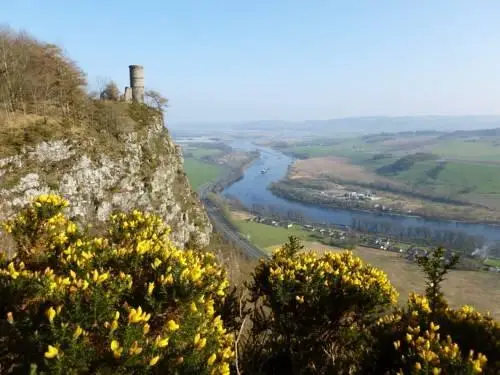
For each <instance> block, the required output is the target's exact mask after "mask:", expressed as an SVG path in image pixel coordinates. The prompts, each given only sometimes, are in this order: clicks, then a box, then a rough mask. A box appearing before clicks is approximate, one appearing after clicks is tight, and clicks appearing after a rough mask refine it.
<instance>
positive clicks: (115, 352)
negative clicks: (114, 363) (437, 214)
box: [110, 340, 123, 358]
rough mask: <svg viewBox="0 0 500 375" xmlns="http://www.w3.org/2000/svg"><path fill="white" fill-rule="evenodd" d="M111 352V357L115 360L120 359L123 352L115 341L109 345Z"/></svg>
mask: <svg viewBox="0 0 500 375" xmlns="http://www.w3.org/2000/svg"><path fill="white" fill-rule="evenodd" d="M110 348H111V351H112V352H113V356H114V357H115V358H120V357H121V355H122V352H123V348H122V347H121V346H120V343H119V342H118V341H116V340H112V341H111V344H110Z"/></svg>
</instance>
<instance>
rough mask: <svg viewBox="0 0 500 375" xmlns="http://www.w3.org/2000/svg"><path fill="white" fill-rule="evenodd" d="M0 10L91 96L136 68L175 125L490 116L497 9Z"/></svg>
mask: <svg viewBox="0 0 500 375" xmlns="http://www.w3.org/2000/svg"><path fill="white" fill-rule="evenodd" d="M1 2H2V4H1V7H0V12H1V13H0V22H4V23H6V24H9V25H10V26H12V27H14V28H16V29H18V28H24V29H26V30H27V31H29V32H30V33H32V34H34V35H35V36H37V37H39V38H40V39H43V40H46V41H50V42H55V43H58V44H61V45H63V46H64V47H65V48H66V50H67V51H68V53H69V55H70V56H71V57H72V58H73V59H74V60H76V61H78V63H79V65H80V66H81V67H82V68H83V69H84V70H85V71H86V72H87V73H88V76H89V82H90V83H91V84H95V83H96V82H97V78H98V77H109V78H112V79H114V80H116V81H117V82H118V83H119V85H120V86H125V85H126V84H127V83H128V65H129V64H142V65H144V66H145V74H146V86H148V87H150V88H154V89H157V90H159V91H161V92H162V93H164V94H165V95H166V96H167V97H168V98H169V100H170V104H171V108H170V110H169V113H168V119H169V120H170V121H171V122H175V123H182V122H190V121H196V122H198V121H210V122H212V121H246V120H276V119H281V120H305V119H328V118H336V117H344V116H365V115H429V114H436V115H437V114H451V115H454V114H500V1H498V0H491V1H481V0H468V1H465V0H464V1H461V0H449V1H445V0H442V1H440V0H419V1H414V0H393V1H383V0H377V1H372V0H365V1H354V0H345V1H334V0H331V1H326V0H324V1H320V0H309V1H304V0H253V1H243V0H198V1H194V0H178V1H166V0H163V1H162V0H149V1H148V0H143V1H140V0H137V1H129V0H107V1H102V0H101V1H97V0H86V1H83V0H82V1H76V0H75V1H68V0H65V1H62V0H10V1H7V0H2V1H1Z"/></svg>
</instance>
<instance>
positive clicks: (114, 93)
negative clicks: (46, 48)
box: [101, 81, 121, 102]
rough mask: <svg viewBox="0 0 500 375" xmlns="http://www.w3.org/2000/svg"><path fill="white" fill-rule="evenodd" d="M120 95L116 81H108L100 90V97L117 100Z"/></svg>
mask: <svg viewBox="0 0 500 375" xmlns="http://www.w3.org/2000/svg"><path fill="white" fill-rule="evenodd" d="M120 95H121V94H120V89H119V88H118V86H117V85H116V83H115V82H114V81H109V82H108V83H107V84H106V86H105V87H104V90H102V92H101V99H103V100H112V101H115V102H117V101H118V100H120Z"/></svg>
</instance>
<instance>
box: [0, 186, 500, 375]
mask: <svg viewBox="0 0 500 375" xmlns="http://www.w3.org/2000/svg"><path fill="white" fill-rule="evenodd" d="M67 206H68V202H67V201H65V200H64V199H62V198H60V197H58V196H54V195H44V196H40V197H38V198H36V199H35V200H34V201H33V202H32V203H31V204H29V205H27V206H26V207H25V208H24V209H23V210H21V212H19V214H18V215H16V216H15V217H14V218H12V219H11V220H9V221H7V222H6V223H5V229H6V231H7V232H9V233H10V234H11V236H12V238H13V239H14V241H15V243H16V249H15V250H16V253H15V255H14V256H13V257H11V258H8V257H7V256H6V255H5V254H2V253H0V301H1V303H0V373H1V374H4V373H6V374H27V373H29V374H61V373H68V374H112V373H113V374H141V373H144V374H155V373H159V374H160V373H161V374H229V373H230V371H231V369H233V370H235V371H236V372H237V373H239V374H287V375H288V374H433V375H434V374H464V375H465V374H478V373H486V374H498V373H499V370H500V325H499V323H498V322H497V321H495V320H493V319H492V318H491V317H490V316H489V315H483V314H480V313H478V312H476V311H475V310H474V309H473V308H472V307H470V306H464V307H462V308H460V309H452V308H450V307H449V306H448V304H447V302H446V300H445V298H444V296H443V294H442V292H441V289H440V283H441V282H442V280H443V279H444V277H445V275H446V273H447V272H448V270H449V268H450V267H451V266H452V265H453V264H454V263H455V262H456V259H455V257H451V258H445V257H444V256H443V254H444V253H443V250H442V249H438V250H437V251H435V252H433V253H432V254H431V255H430V256H428V257H427V258H426V259H420V261H419V265H420V266H421V267H422V269H423V270H424V272H425V275H426V277H427V288H426V294H425V295H418V294H410V296H409V299H408V302H407V303H406V305H404V306H398V305H397V304H396V301H397V297H398V295H397V292H396V290H395V289H394V288H393V287H392V285H391V284H390V283H389V281H388V279H387V276H386V275H385V274H384V273H383V272H381V271H380V270H378V269H376V268H373V267H371V266H369V265H365V264H363V262H362V261H361V260H360V259H359V258H357V257H355V256H353V254H352V253H351V252H348V251H346V252H342V253H329V252H326V253H324V254H316V253H312V252H304V251H302V250H303V246H302V245H301V244H300V242H299V241H298V240H297V239H296V238H294V237H291V238H290V240H289V242H288V243H287V244H285V245H284V246H283V247H282V248H281V249H279V250H276V251H275V252H274V253H273V255H272V257H270V258H269V259H266V260H262V261H261V262H260V263H259V264H258V266H257V267H256V268H255V270H254V273H253V275H252V278H251V281H250V282H249V283H248V284H247V285H246V287H247V289H246V290H245V289H243V290H238V292H239V293H237V292H236V291H235V290H234V289H233V291H232V292H230V291H229V282H228V280H227V276H226V271H225V270H224V269H223V268H222V267H221V266H220V265H219V264H218V263H217V262H216V259H215V256H214V255H212V254H211V253H208V252H201V251H190V250H179V249H177V248H176V247H175V246H173V244H172V243H171V242H170V240H169V228H168V227H167V226H165V225H164V224H163V222H162V221H161V220H160V219H159V218H158V217H156V216H154V215H150V214H146V213H141V212H139V211H133V212H129V213H116V214H114V215H112V216H111V217H110V219H109V221H108V225H107V227H106V231H105V232H104V233H103V234H102V235H101V236H98V237H95V236H90V235H89V234H88V233H87V231H86V230H84V229H82V228H81V227H79V226H77V225H76V224H75V223H74V222H73V221H72V220H70V219H68V218H67V217H66V216H65V215H64V210H65V208H66V207H67ZM233 350H234V352H233Z"/></svg>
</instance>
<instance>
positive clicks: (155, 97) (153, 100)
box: [144, 90, 168, 111]
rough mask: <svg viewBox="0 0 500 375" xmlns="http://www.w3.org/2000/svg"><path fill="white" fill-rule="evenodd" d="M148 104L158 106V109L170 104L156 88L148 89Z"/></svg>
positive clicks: (146, 93)
mask: <svg viewBox="0 0 500 375" xmlns="http://www.w3.org/2000/svg"><path fill="white" fill-rule="evenodd" d="M144 97H145V99H146V104H148V105H150V106H152V107H154V108H156V109H157V110H158V111H163V110H164V109H165V108H167V106H168V99H167V98H165V97H164V96H163V95H162V94H160V93H159V92H158V91H155V90H147V91H146V92H145V93H144Z"/></svg>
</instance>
